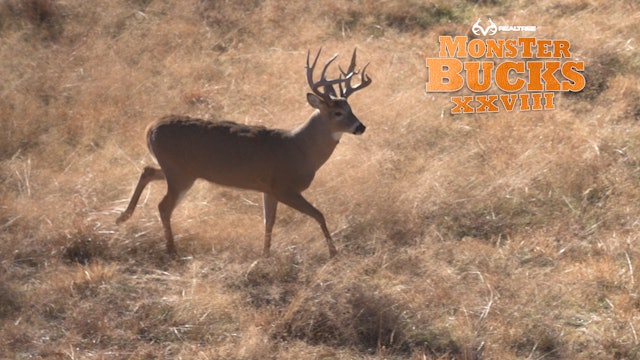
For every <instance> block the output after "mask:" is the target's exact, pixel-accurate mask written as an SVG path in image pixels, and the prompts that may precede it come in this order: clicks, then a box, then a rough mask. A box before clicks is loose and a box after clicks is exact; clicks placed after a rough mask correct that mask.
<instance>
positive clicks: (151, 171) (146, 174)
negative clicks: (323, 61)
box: [116, 166, 164, 224]
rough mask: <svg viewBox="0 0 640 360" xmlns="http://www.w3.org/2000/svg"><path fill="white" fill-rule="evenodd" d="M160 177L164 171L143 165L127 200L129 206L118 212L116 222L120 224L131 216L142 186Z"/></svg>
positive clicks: (162, 176) (142, 188)
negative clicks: (129, 198)
mask: <svg viewBox="0 0 640 360" xmlns="http://www.w3.org/2000/svg"><path fill="white" fill-rule="evenodd" d="M162 179H164V172H162V170H160V169H156V168H154V167H151V166H147V167H145V168H144V170H143V171H142V174H140V179H139V180H138V185H136V190H135V191H134V192H133V195H132V196H131V201H129V206H127V209H126V210H125V211H123V212H122V214H120V216H119V217H118V218H117V219H116V224H121V223H123V222H125V221H127V220H128V219H129V218H130V217H131V215H132V214H133V211H134V210H135V209H136V205H138V200H139V199H140V195H141V194H142V191H143V190H144V188H145V187H146V186H147V184H148V183H150V182H151V181H154V180H162Z"/></svg>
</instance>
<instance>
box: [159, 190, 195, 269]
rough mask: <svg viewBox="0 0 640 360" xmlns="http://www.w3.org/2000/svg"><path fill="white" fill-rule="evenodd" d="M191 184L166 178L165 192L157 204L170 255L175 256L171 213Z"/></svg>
mask: <svg viewBox="0 0 640 360" xmlns="http://www.w3.org/2000/svg"><path fill="white" fill-rule="evenodd" d="M191 185H193V181H191V182H184V183H179V182H174V181H171V180H170V179H167V194H166V195H165V196H164V198H163V199H162V201H160V204H158V211H159V212H160V220H162V228H163V229H164V237H165V239H166V241H167V253H169V255H171V256H172V257H175V256H176V255H177V252H176V246H175V244H174V242H173V232H172V231H171V214H172V213H173V210H174V209H175V208H176V206H177V205H178V202H179V201H180V199H181V198H182V196H183V195H184V194H185V193H186V192H187V191H188V190H189V188H191Z"/></svg>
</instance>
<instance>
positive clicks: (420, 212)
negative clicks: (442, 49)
mask: <svg viewBox="0 0 640 360" xmlns="http://www.w3.org/2000/svg"><path fill="white" fill-rule="evenodd" d="M485 15H490V16H493V17H494V19H500V20H503V21H505V22H508V23H512V24H535V25H537V26H538V29H539V30H538V33H537V34H536V36H538V37H547V38H562V39H568V40H570V41H571V43H572V52H573V54H574V55H575V56H576V57H577V58H579V59H581V60H585V61H586V62H587V70H586V72H585V73H586V76H587V79H588V80H587V81H588V83H587V88H586V89H585V90H584V91H583V92H581V93H578V94H568V95H558V96H557V104H556V105H557V107H558V109H557V110H555V111H552V112H537V113H536V112H531V113H510V114H507V113H501V114H494V115H489V116H451V115H449V114H448V113H447V112H448V109H449V107H450V105H449V104H448V96H447V95H441V94H425V93H424V92H423V89H424V80H425V76H426V75H425V69H424V67H423V64H424V56H425V54H426V53H433V52H434V51H435V50H436V49H437V44H436V39H437V36H438V35H440V34H465V33H466V32H467V31H468V28H469V26H470V24H472V23H473V21H474V20H475V19H477V18H478V17H479V16H485ZM639 18H640V8H639V7H638V5H637V4H636V3H635V2H633V1H630V0H629V1H622V2H617V3H611V4H610V3H608V2H605V1H599V0H592V1H586V0H573V1H566V2H562V4H558V3H557V2H554V1H550V0H549V1H541V2H537V4H536V5H535V6H534V5H531V4H530V2H526V1H519V0H511V1H509V0H501V1H465V0H454V1H448V2H445V1H433V2H429V3H425V2H421V1H413V0H393V1H386V2H377V1H368V0H365V1H359V2H340V3H335V2H327V1H319V2H298V3H294V4H287V3H286V2H282V1H278V0H257V1H250V2H242V1H235V0H234V1H224V2H220V1H207V0H192V1H183V2H165V1H153V0H151V1H148V0H144V1H143V0H135V1H134V0H127V1H125V0H118V1H100V2H96V3H94V2H85V1H76V0H70V1H54V0H7V1H4V2H2V3H0V78H2V82H1V83H0V95H1V96H0V113H1V114H2V117H1V119H0V199H1V201H0V230H1V231H0V244H1V245H0V357H2V358H62V359H64V358H74V359H75V358H82V359H84V358H99V359H102V358H110V359H111V358H122V359H124V358H141V359H142V358H149V359H151V358H167V359H169V358H201V359H211V358H238V359H264V358H273V359H276V358H278V359H299V358H322V359H325V358H326V359H352V358H359V359H368V358H411V359H444V358H456V359H480V358H486V359H509V358H522V359H541V358H544V359H564V358H571V359H580V358H584V359H587V358H589V359H591V358H616V359H636V358H639V357H640V346H639V340H638V331H640V298H639V297H638V291H639V288H638V284H639V282H640V273H638V271H640V250H638V241H639V237H638V230H639V228H640V223H639V222H638V220H637V219H638V214H640V206H639V205H638V204H640V191H639V190H638V189H639V186H638V181H639V180H640V170H639V169H640V167H639V166H640V140H639V139H640V125H639V124H638V120H639V119H640V106H639V105H638V103H637V98H638V95H640V89H639V88H638V85H637V84H638V83H639V81H640V62H639V60H637V59H638V58H640V53H639V51H638V46H639V44H638V43H637V34H638V30H639V28H638V27H639V26H640V25H638V19H639ZM319 46H323V47H324V48H325V49H326V50H327V51H328V52H339V53H341V54H342V55H343V56H342V57H341V58H342V59H343V60H342V61H345V60H344V57H346V56H348V53H349V52H350V51H351V49H352V48H353V47H355V46H357V47H358V49H359V56H360V59H361V61H369V62H370V63H371V66H370V70H369V71H370V73H371V76H372V77H373V79H374V82H373V85H372V86H371V87H370V88H368V89H367V90H366V91H363V92H362V93H361V94H358V95H357V96H354V98H353V100H352V106H353V108H354V110H355V112H356V114H357V115H358V116H359V117H360V119H361V120H363V122H364V123H365V124H366V125H367V126H368V130H367V133H366V134H365V135H364V136H363V137H357V138H356V137H347V136H345V137H344V138H343V140H342V143H341V144H340V146H339V147H338V148H337V150H336V152H335V154H334V155H333V157H332V159H331V160H330V161H329V162H328V163H327V164H326V165H325V167H324V168H323V169H322V170H321V171H320V172H319V173H318V176H317V178H316V180H315V182H314V184H313V185H312V187H311V188H310V189H309V190H308V191H307V196H308V198H309V199H310V200H311V201H312V202H313V203H314V204H316V205H317V206H318V207H319V208H320V209H322V210H323V212H324V213H325V215H326V216H327V219H328V222H329V226H330V228H331V229H332V230H333V231H335V238H336V240H337V243H338V245H339V248H340V250H341V253H340V256H339V257H338V258H336V259H334V260H328V259H327V256H326V245H325V244H324V242H323V241H322V237H321V234H320V231H319V230H318V228H317V225H316V224H315V223H314V222H313V221H311V220H310V219H308V218H306V217H303V216H302V215H300V214H298V213H295V212H293V211H291V210H289V209H287V208H285V207H283V208H281V210H279V211H280V212H279V216H278V220H277V224H276V230H275V234H274V249H273V254H274V255H273V257H272V258H270V259H266V260H265V259H261V258H260V250H261V244H260V242H261V238H262V230H261V226H262V220H261V208H260V205H259V204H260V196H259V194H255V193H251V192H240V191H235V190H229V189H223V188H220V187H216V186H212V185H208V184H205V183H198V184H196V186H195V187H194V189H193V190H192V191H191V192H190V193H189V195H188V196H187V198H186V199H185V201H184V203H183V204H182V205H181V206H180V207H179V208H178V209H177V210H176V213H175V215H174V224H175V232H176V234H177V246H178V249H179V251H180V253H181V254H182V255H183V256H184V258H183V259H181V260H179V261H171V260H170V259H169V258H168V257H167V256H166V255H165V253H164V244H163V240H162V230H161V226H160V223H159V220H158V217H157V211H156V204H157V202H158V201H159V199H160V197H161V196H162V193H163V191H164V189H163V185H160V184H153V185H151V188H150V190H148V191H146V192H145V193H144V194H143V197H142V199H141V204H140V205H139V207H138V210H137V212H136V213H135V215H134V217H133V218H132V219H131V220H130V221H129V222H128V223H126V224H125V225H124V226H122V227H120V228H118V227H116V226H115V225H114V224H113V222H114V220H115V218H116V217H117V214H118V213H119V212H120V211H121V210H122V209H123V208H124V207H125V206H126V203H127V201H128V196H129V194H130V192H131V190H132V187H133V185H134V183H135V181H136V179H137V176H138V174H139V171H140V170H141V168H142V167H143V166H144V165H145V164H147V163H149V162H150V158H149V156H148V155H147V154H146V150H145V148H144V146H143V141H142V138H141V137H142V136H141V135H142V132H143V130H144V127H145V126H146V124H147V123H148V122H150V121H151V120H154V119H156V118H158V117H159V116H162V115H166V114H170V113H183V114H189V115H193V116H201V117H210V118H228V119H233V120H236V121H239V122H247V123H252V124H263V125H267V126H274V127H280V128H291V127H293V126H295V125H297V124H299V123H300V122H302V121H304V119H305V117H306V116H308V114H309V113H310V108H309V107H308V106H307V105H306V103H305V101H304V94H305V92H306V91H307V89H306V83H305V80H304V77H303V61H304V56H305V52H306V49H307V48H312V49H315V48H317V47H319Z"/></svg>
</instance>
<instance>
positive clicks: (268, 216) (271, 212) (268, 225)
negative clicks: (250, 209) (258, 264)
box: [262, 193, 278, 257]
mask: <svg viewBox="0 0 640 360" xmlns="http://www.w3.org/2000/svg"><path fill="white" fill-rule="evenodd" d="M262 201H263V206H264V249H263V250H262V256H263V257H269V250H270V249H271V231H272V230H273V225H274V224H275V223H276V210H277V208H278V200H277V199H276V198H275V197H274V196H273V195H271V194H267V193H263V194H262Z"/></svg>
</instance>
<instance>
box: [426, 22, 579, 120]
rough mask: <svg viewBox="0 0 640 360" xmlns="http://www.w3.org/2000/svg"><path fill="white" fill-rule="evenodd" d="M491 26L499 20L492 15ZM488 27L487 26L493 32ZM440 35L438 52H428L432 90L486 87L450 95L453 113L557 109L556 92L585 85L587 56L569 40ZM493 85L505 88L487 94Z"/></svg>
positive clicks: (429, 89) (427, 64)
mask: <svg viewBox="0 0 640 360" xmlns="http://www.w3.org/2000/svg"><path fill="white" fill-rule="evenodd" d="M477 24H478V23H476V25H477ZM490 26H491V27H493V26H495V24H493V22H492V21H491V22H490ZM476 29H477V30H478V31H480V29H478V27H476ZM487 29H488V28H482V31H484V32H486V33H487V34H490V33H491V32H492V30H487ZM509 31H513V30H511V29H510V30H509ZM438 41H439V43H440V52H439V53H438V57H433V58H430V57H427V58H426V67H427V74H428V80H427V84H426V90H427V92H455V91H459V90H462V89H463V88H465V87H466V88H467V89H469V90H470V91H472V92H474V93H482V94H481V95H473V96H471V95H469V96H453V97H451V102H452V103H453V104H454V107H453V108H452V109H451V113H453V114H462V113H487V112H489V113H492V112H498V111H501V110H506V111H514V110H520V111H540V110H553V109H555V104H554V97H555V94H556V93H558V92H563V91H571V92H577V91H580V90H582V89H583V88H584V86H585V78H584V74H583V73H582V72H583V71H584V62H583V61H573V60H571V52H570V43H569V41H567V40H547V39H537V38H535V37H519V38H516V39H480V38H477V39H471V40H470V39H469V38H468V37H466V36H456V37H451V36H440V37H439V38H438ZM469 60H470V61H469ZM496 60H502V61H496ZM492 85H495V86H494V87H493V88H492ZM490 89H493V90H495V89H498V90H500V91H501V93H498V94H484V93H486V92H487V91H489V90H490Z"/></svg>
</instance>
